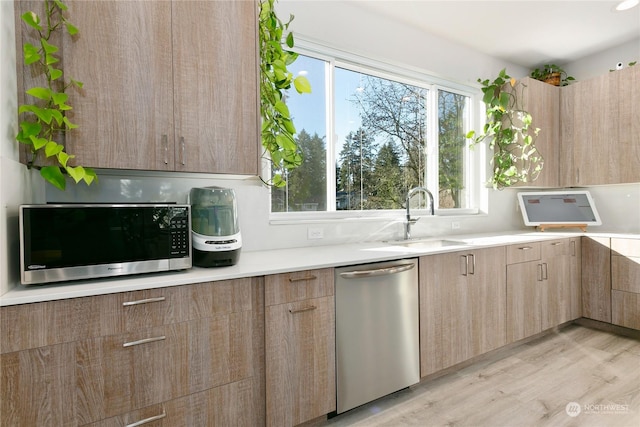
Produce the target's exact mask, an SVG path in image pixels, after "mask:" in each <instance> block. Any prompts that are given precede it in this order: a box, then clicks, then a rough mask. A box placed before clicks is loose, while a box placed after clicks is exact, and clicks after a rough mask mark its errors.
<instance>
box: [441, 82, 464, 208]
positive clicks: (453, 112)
mask: <svg viewBox="0 0 640 427" xmlns="http://www.w3.org/2000/svg"><path fill="white" fill-rule="evenodd" d="M466 99H467V97H466V96H464V95H459V94H456V93H451V92H445V91H440V92H439V94H438V117H439V127H438V137H439V140H438V144H439V145H438V147H439V150H440V157H439V169H438V174H439V176H438V181H439V186H440V206H441V207H448V208H456V207H460V191H461V190H462V189H463V188H464V148H465V146H466V134H465V133H464V126H463V120H464V114H465V104H466ZM443 204H444V206H443Z"/></svg>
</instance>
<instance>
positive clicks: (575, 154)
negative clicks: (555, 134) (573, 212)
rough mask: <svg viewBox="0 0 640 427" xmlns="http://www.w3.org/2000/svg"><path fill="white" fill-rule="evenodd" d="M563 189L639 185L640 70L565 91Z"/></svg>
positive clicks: (562, 103) (562, 105) (562, 111)
mask: <svg viewBox="0 0 640 427" xmlns="http://www.w3.org/2000/svg"><path fill="white" fill-rule="evenodd" d="M560 120H561V124H560V139H561V141H562V153H561V159H560V160H561V163H560V164H561V184H562V185H564V186H572V185H595V184H621V183H631V182H640V168H638V167H637V165H638V164H639V163H640V66H635V67H628V68H626V69H624V70H620V71H615V72H611V73H608V74H605V75H603V76H599V77H596V78H592V79H588V80H584V81H581V82H577V83H574V84H572V85H569V86H566V87H563V88H561V94H560Z"/></svg>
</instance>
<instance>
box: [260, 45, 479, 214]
mask: <svg viewBox="0 0 640 427" xmlns="http://www.w3.org/2000/svg"><path fill="white" fill-rule="evenodd" d="M293 50H294V51H295V52H296V53H299V54H300V55H304V56H309V57H312V58H315V59H318V60H322V61H326V63H327V64H326V67H327V68H328V70H326V72H325V91H326V93H325V97H326V100H327V102H326V133H325V134H326V150H327V177H326V182H327V188H326V191H327V194H326V197H327V210H326V211H307V212H270V216H269V219H270V223H272V224H298V223H302V222H305V223H322V222H326V221H335V220H356V219H357V220H374V221H375V220H380V219H383V218H384V219H388V218H397V217H398V214H399V213H400V212H402V211H403V210H402V209H389V210H340V211H338V210H336V209H335V205H336V188H335V182H336V169H335V162H336V153H335V142H336V135H335V132H334V129H335V128H334V124H335V123H334V121H335V100H334V81H335V76H334V70H335V68H336V67H339V68H344V69H348V70H350V71H354V72H362V73H363V74H367V75H371V76H375V77H380V78H384V79H388V80H393V81H398V82H402V83H407V84H411V85H414V86H418V87H422V88H425V89H427V90H428V91H429V92H428V101H427V102H428V103H429V105H427V108H428V110H427V111H438V91H439V90H444V91H447V92H452V93H457V94H461V95H465V96H467V97H468V103H469V105H467V107H468V108H467V115H468V117H467V123H468V126H469V127H470V128H471V129H478V128H479V127H480V123H481V120H482V119H481V113H482V112H483V111H484V110H483V109H482V98H481V96H480V95H479V90H478V89H477V88H474V87H472V86H468V85H464V84H460V83H456V82H453V81H449V80H446V79H443V78H441V77H436V76H433V75H430V74H428V73H426V72H424V71H423V70H420V69H417V68H413V67H407V66H406V65H402V64H393V63H389V62H386V61H381V60H377V59H373V58H369V57H364V56H360V55H357V54H354V53H350V52H345V51H342V50H339V49H336V48H333V47H329V46H325V45H322V44H319V43H317V42H312V41H307V40H305V39H303V38H300V37H298V38H297V39H296V47H295V49H293ZM427 120H429V123H428V129H429V131H428V132H429V133H428V134H427V163H428V165H427V166H428V167H427V177H426V183H427V188H429V189H430V190H431V189H435V190H433V191H432V193H433V196H434V199H435V200H434V203H435V206H438V196H439V191H438V189H439V182H438V181H439V178H438V173H437V171H438V166H439V165H438V161H439V159H438V154H439V153H438V149H439V147H438V145H439V141H438V115H437V114H430V115H428V117H427ZM468 130H470V129H465V132H467V131H468ZM486 158H487V156H486V145H485V144H481V145H479V146H478V147H475V148H474V149H473V150H469V149H468V150H467V155H466V156H465V169H464V170H465V177H464V179H465V188H466V189H468V191H466V192H465V197H466V206H467V208H456V209H438V208H436V215H437V216H468V215H477V214H480V213H482V212H483V211H486V207H487V200H488V191H487V187H486V185H485V184H484V183H485V181H486V168H483V167H482V166H481V165H482V164H486V163H484V162H486ZM329 165H331V167H330V166H329ZM270 174H271V169H270V164H269V162H266V161H265V162H263V176H267V177H268V176H270ZM269 204H270V205H271V198H270V197H269ZM413 213H414V214H415V215H418V216H420V215H427V214H428V212H427V211H426V209H425V210H415V211H413Z"/></svg>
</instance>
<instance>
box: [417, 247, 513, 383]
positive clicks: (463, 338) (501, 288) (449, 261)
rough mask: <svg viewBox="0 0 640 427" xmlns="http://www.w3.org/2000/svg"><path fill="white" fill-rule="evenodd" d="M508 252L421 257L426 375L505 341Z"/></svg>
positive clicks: (423, 371)
mask: <svg viewBox="0 0 640 427" xmlns="http://www.w3.org/2000/svg"><path fill="white" fill-rule="evenodd" d="M504 272H505V252H504V248H491V249H483V250H476V251H470V252H454V253H448V254H437V255H430V256H425V257H421V258H420V268H419V274H420V375H421V376H423V377H424V376H426V375H429V374H431V373H434V372H437V371H439V370H441V369H444V368H447V367H449V366H453V365H455V364H457V363H460V362H463V361H465V360H468V359H470V358H472V357H474V356H477V355H479V354H482V353H485V352H487V351H490V350H492V349H494V348H498V347H500V346H502V345H504V344H505V323H504V322H505V299H506V291H505V273H504Z"/></svg>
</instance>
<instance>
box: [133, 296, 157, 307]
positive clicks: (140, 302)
mask: <svg viewBox="0 0 640 427" xmlns="http://www.w3.org/2000/svg"><path fill="white" fill-rule="evenodd" d="M165 299H166V298H165V297H154V298H146V299H139V300H137V301H125V302H123V303H122V306H123V307H130V306H132V305H140V304H148V303H150V302H160V301H164V300H165Z"/></svg>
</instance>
